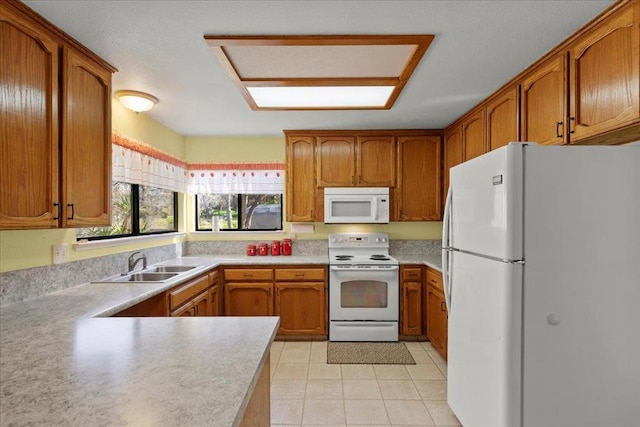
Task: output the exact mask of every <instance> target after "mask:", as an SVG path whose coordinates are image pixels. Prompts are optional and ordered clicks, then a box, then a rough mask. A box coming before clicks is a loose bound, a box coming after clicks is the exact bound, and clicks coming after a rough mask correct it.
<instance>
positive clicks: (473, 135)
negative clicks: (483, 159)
mask: <svg viewBox="0 0 640 427" xmlns="http://www.w3.org/2000/svg"><path fill="white" fill-rule="evenodd" d="M485 136H486V132H485V119H484V109H482V110H479V111H477V112H476V113H475V114H473V115H471V116H469V117H468V118H466V119H465V120H463V122H462V146H463V150H464V160H465V161H466V160H471V159H473V158H474V157H478V156H481V155H483V154H484V153H486V151H487V150H486V145H485Z"/></svg>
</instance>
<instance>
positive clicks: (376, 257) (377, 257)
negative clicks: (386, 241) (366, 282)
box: [369, 254, 391, 261]
mask: <svg viewBox="0 0 640 427" xmlns="http://www.w3.org/2000/svg"><path fill="white" fill-rule="evenodd" d="M369 259H371V260H373V261H390V260H391V258H389V257H388V256H387V255H375V254H374V255H371V257H370V258H369Z"/></svg>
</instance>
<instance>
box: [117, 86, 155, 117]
mask: <svg viewBox="0 0 640 427" xmlns="http://www.w3.org/2000/svg"><path fill="white" fill-rule="evenodd" d="M116 98H118V100H119V101H120V104H122V106H123V107H125V108H128V109H129V110H132V111H135V112H136V113H140V112H142V111H149V110H150V109H152V108H153V106H154V105H156V104H157V103H158V98H156V97H155V96H153V95H149V94H148V93H144V92H138V91H137V90H119V91H117V92H116Z"/></svg>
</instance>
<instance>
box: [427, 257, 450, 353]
mask: <svg viewBox="0 0 640 427" xmlns="http://www.w3.org/2000/svg"><path fill="white" fill-rule="evenodd" d="M426 309H427V338H428V339H429V341H430V342H431V344H432V345H433V347H434V348H435V349H436V350H438V352H439V353H440V354H441V355H442V357H444V358H445V359H446V358H447V329H448V327H447V324H448V320H447V318H448V314H447V306H446V302H445V296H444V287H443V283H442V274H441V273H440V272H438V271H436V270H433V269H431V268H428V267H427V299H426Z"/></svg>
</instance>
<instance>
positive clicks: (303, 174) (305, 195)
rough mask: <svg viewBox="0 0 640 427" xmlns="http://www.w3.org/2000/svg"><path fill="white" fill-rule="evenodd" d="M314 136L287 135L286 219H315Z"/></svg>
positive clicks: (294, 220) (291, 220)
mask: <svg viewBox="0 0 640 427" xmlns="http://www.w3.org/2000/svg"><path fill="white" fill-rule="evenodd" d="M314 171H315V138H314V137H313V136H298V135H287V146H286V180H287V183H286V184H287V185H286V199H285V205H286V209H287V221H290V222H302V221H314V220H315V219H316V215H315V214H316V213H317V212H318V211H317V210H316V205H315V204H316V202H315V198H316V182H315V175H314Z"/></svg>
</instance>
